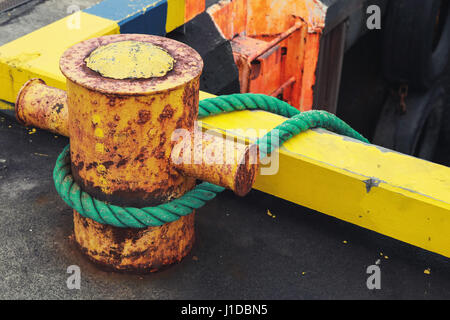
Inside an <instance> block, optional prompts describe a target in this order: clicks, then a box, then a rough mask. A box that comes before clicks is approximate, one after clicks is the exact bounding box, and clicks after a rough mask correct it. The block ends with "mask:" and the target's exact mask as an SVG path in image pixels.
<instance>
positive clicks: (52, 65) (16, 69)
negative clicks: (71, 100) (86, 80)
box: [0, 11, 119, 102]
mask: <svg viewBox="0 0 450 320" xmlns="http://www.w3.org/2000/svg"><path fill="white" fill-rule="evenodd" d="M115 33H119V26H118V25H117V23H116V22H114V21H111V20H108V19H104V18H100V17H97V16H94V15H91V14H88V13H85V12H82V11H80V12H77V13H74V14H72V15H70V16H67V17H65V18H63V19H60V20H58V21H56V22H54V23H52V24H49V25H47V26H45V27H43V28H40V29H38V30H36V31H34V32H31V33H29V34H27V35H25V36H23V37H21V38H18V39H16V40H14V41H11V42H9V43H7V44H5V45H3V46H1V47H0V100H5V101H9V102H14V101H15V99H16V96H17V93H18V92H19V90H20V88H21V86H22V85H23V84H24V83H25V82H26V81H27V80H29V79H31V78H36V77H37V78H41V79H43V80H44V81H46V82H47V84H48V85H50V86H53V87H57V88H60V89H65V86H66V81H65V78H64V77H63V75H62V74H61V72H60V71H59V58H60V57H61V55H62V53H63V52H64V51H65V50H66V49H67V48H69V47H71V46H72V45H74V44H76V43H78V42H80V41H83V40H86V39H90V38H93V37H97V36H101V35H107V34H115Z"/></svg>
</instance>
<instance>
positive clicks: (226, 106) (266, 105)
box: [53, 93, 369, 228]
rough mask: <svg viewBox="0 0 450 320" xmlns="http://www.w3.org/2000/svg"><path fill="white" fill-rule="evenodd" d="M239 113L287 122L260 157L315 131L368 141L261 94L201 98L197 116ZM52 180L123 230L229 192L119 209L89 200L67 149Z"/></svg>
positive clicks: (206, 188)
mask: <svg viewBox="0 0 450 320" xmlns="http://www.w3.org/2000/svg"><path fill="white" fill-rule="evenodd" d="M238 110H265V111H268V112H271V113H275V114H278V115H281V116H284V117H287V118H289V119H287V120H286V121H285V122H283V123H282V124H280V125H278V126H277V127H275V128H274V129H273V130H272V131H270V132H268V133H267V134H266V135H265V136H264V137H262V138H261V139H259V140H258V141H257V144H258V145H259V147H260V157H261V159H262V158H264V157H266V156H267V155H269V154H270V153H271V152H272V151H273V150H275V149H276V148H278V147H279V146H280V145H282V144H283V143H284V142H285V141H287V140H289V139H290V138H292V137H293V136H295V135H297V134H299V133H301V132H304V131H306V130H308V129H311V128H325V129H327V130H330V131H333V132H336V133H339V134H342V135H345V136H349V137H352V138H354V139H357V140H360V141H363V142H366V143H369V141H368V140H367V139H365V138H364V137H363V136H362V135H360V134H359V133H358V132H356V131H355V130H353V129H352V128H351V127H350V126H349V125H347V124H346V123H345V122H344V121H342V120H341V119H339V118H337V117H336V116H335V115H333V114H331V113H328V112H326V111H318V110H313V111H306V112H300V111H299V110H297V109H295V108H294V107H292V106H291V105H289V104H288V103H286V102H284V101H281V100H279V99H277V98H274V97H270V96H266V95H262V94H251V93H244V94H233V95H228V96H220V97H217V98H210V99H205V100H202V101H200V105H199V118H203V117H207V116H210V115H215V114H219V113H224V112H232V111H238ZM53 180H54V182H55V187H56V190H57V192H58V194H59V195H60V196H61V198H62V199H63V200H64V201H65V202H66V203H67V204H68V205H69V206H70V207H72V208H73V209H75V210H76V211H77V212H79V213H80V214H81V215H82V216H84V217H86V218H90V219H92V220H94V221H97V222H99V223H101V224H109V225H112V226H115V227H121V228H145V227H149V226H151V227H156V226H161V225H163V224H165V223H169V222H173V221H176V220H178V219H180V218H181V217H182V216H186V215H189V214H190V213H191V212H192V211H193V210H194V209H198V208H201V207H202V206H204V205H205V202H206V201H209V200H211V199H213V198H214V197H215V196H216V195H217V194H218V193H219V192H222V191H223V190H224V189H225V188H222V187H219V186H216V185H214V184H211V183H209V182H203V183H201V184H199V185H197V186H196V187H195V188H194V189H193V190H191V191H189V192H187V193H186V194H184V195H183V196H182V197H180V198H178V199H175V200H172V201H171V202H169V203H164V204H161V205H158V206H155V207H148V208H141V209H138V208H132V207H119V206H115V205H112V204H109V203H106V202H103V201H100V200H97V199H95V198H93V197H91V196H90V195H89V194H87V193H86V192H84V191H83V190H81V189H80V186H79V185H78V184H77V183H75V181H74V180H73V177H72V175H71V172H70V152H69V145H67V146H66V147H65V148H64V150H63V152H62V153H61V154H60V155H59V157H58V159H57V160H56V165H55V168H54V170H53Z"/></svg>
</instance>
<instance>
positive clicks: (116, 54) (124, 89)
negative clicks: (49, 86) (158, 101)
mask: <svg viewBox="0 0 450 320" xmlns="http://www.w3.org/2000/svg"><path fill="white" fill-rule="evenodd" d="M60 69H61V72H62V73H63V74H64V76H65V77H66V78H68V79H69V80H70V81H72V82H74V83H76V84H78V85H81V86H83V87H86V88H88V89H91V90H94V91H98V92H103V93H107V94H124V95H144V94H152V93H157V92H160V91H167V90H171V89H175V88H177V87H179V86H182V85H184V84H185V83H187V82H189V81H190V80H192V79H194V78H196V77H198V76H200V74H201V71H202V69H203V61H202V58H201V57H200V55H199V54H198V53H197V52H196V51H195V50H194V49H192V48H191V47H189V46H187V45H185V44H183V43H181V42H178V41H175V40H172V39H168V38H163V37H158V36H151V35H143V34H119V35H110V36H102V37H99V38H93V39H89V40H86V41H83V42H80V43H78V44H76V45H74V46H72V47H70V48H69V49H68V50H66V51H65V52H64V54H63V55H62V57H61V59H60Z"/></svg>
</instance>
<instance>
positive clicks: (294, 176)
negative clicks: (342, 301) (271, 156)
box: [201, 111, 450, 257]
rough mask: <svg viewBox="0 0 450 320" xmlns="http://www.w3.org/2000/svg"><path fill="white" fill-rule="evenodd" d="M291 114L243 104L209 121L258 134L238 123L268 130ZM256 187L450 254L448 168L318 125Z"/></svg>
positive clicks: (216, 128)
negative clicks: (242, 107) (245, 107)
mask: <svg viewBox="0 0 450 320" xmlns="http://www.w3.org/2000/svg"><path fill="white" fill-rule="evenodd" d="M284 120H285V118H283V117H280V116H277V115H274V114H271V113H268V112H264V111H256V112H255V111H241V112H234V113H231V114H223V115H218V116H213V117H208V118H205V119H203V120H202V122H201V125H202V127H203V129H204V130H209V132H211V131H212V132H213V133H214V132H215V133H216V134H223V133H224V132H226V131H227V130H231V132H232V133H233V134H232V136H234V137H235V138H237V139H241V140H247V141H255V139H256V135H253V136H249V135H247V136H243V135H242V134H238V133H237V131H236V130H237V129H244V130H246V129H249V128H250V126H251V127H252V128H254V129H264V130H265V131H264V132H266V131H267V130H270V129H272V128H274V127H275V126H276V125H278V124H279V123H282V122H283V121H284ZM264 132H262V133H260V134H259V136H261V135H262V134H263V133H264ZM255 189H257V190H260V191H263V192H265V193H268V194H271V195H274V196H277V197H279V198H282V199H285V200H288V201H291V202H294V203H296V204H299V205H302V206H305V207H308V208H310V209H313V210H316V211H319V212H322V213H325V214H327V215H330V216H332V217H335V218H338V219H341V220H344V221H346V222H350V223H352V224H355V225H358V226H361V227H363V228H366V229H369V230H372V231H375V232H378V233H381V234H383V235H386V236H389V237H392V238H395V239H397V240H401V241H403V242H406V243H409V244H411V245H414V246H417V247H420V248H423V249H425V250H428V251H432V252H435V253H438V254H440V255H443V256H445V257H450V236H449V233H450V168H448V167H445V166H442V165H438V164H435V163H432V162H428V161H425V160H421V159H418V158H414V157H411V156H408V155H404V154H400V153H397V152H395V151H391V150H388V149H384V148H382V147H378V146H375V145H368V144H364V143H361V142H359V141H355V140H353V139H350V138H347V137H343V136H340V135H337V134H334V133H331V132H328V131H326V130H321V129H315V130H309V131H308V132H306V133H302V134H300V135H298V136H296V137H294V138H293V139H291V140H290V141H288V142H287V143H285V145H283V146H282V148H280V151H279V171H278V172H277V173H276V174H275V175H261V174H260V175H259V176H258V177H257V179H256V184H255Z"/></svg>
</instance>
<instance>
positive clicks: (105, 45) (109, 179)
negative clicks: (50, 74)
mask: <svg viewBox="0 0 450 320" xmlns="http://www.w3.org/2000/svg"><path fill="white" fill-rule="evenodd" d="M155 46H157V47H160V48H162V49H157V50H156V51H158V54H154V53H155V50H154V49H155ZM98 48H100V49H98ZM111 48H112V49H113V50H112V51H114V52H117V51H120V52H121V54H118V55H115V54H112V53H111V51H110V50H111ZM95 50H98V51H95ZM132 51H133V52H132ZM92 52H94V54H92ZM113 56H114V57H113ZM172 57H173V60H171V59H172ZM91 58H92V59H91ZM153 58H154V59H155V61H151V59H153ZM161 58H162V59H163V60H164V61H165V62H166V65H165V67H163V69H161V62H162V60H161ZM169 58H170V59H169ZM111 59H113V60H114V59H117V61H115V62H114V61H113V63H111ZM149 59H150V62H149V63H148V65H153V66H152V68H149V69H147V70H143V69H145V68H141V65H142V64H145V62H146V61H147V60H149ZM116 62H117V63H116ZM147 62H148V61H147ZM153 62H155V63H153ZM202 66H203V63H202V60H201V57H200V56H199V55H198V53H197V52H195V50H193V49H191V48H189V47H188V46H186V45H184V44H182V43H179V42H176V41H174V40H170V39H167V38H160V37H155V36H148V35H116V36H107V37H101V38H97V39H91V40H87V41H84V42H81V43H79V44H77V45H75V46H73V47H71V48H70V49H68V50H67V51H66V52H65V53H64V54H63V56H62V58H61V61H60V67H61V71H62V72H63V74H64V75H65V76H66V77H67V95H66V93H65V92H64V91H61V90H58V89H53V88H50V87H48V86H46V85H45V83H44V82H43V81H40V80H33V81H31V82H29V83H27V85H26V86H25V87H24V88H23V90H22V91H21V92H20V94H19V98H18V100H17V105H16V110H18V114H19V115H18V118H24V111H23V110H26V112H27V114H33V115H34V114H36V110H38V111H40V113H37V116H36V118H37V119H35V120H30V121H28V123H31V124H35V125H37V126H39V127H44V128H47V127H49V128H53V130H54V131H55V132H58V131H61V132H63V133H64V134H65V135H67V136H69V137H70V149H71V150H70V151H71V167H72V175H73V177H74V180H75V181H76V182H77V183H78V184H79V185H80V186H81V188H82V189H83V190H84V191H86V192H88V193H89V194H90V195H92V196H93V197H95V198H97V199H99V200H103V201H107V202H110V203H112V204H116V205H123V206H132V207H146V206H153V205H158V204H161V203H165V202H168V201H170V200H172V199H175V198H178V197H180V196H182V195H183V194H185V193H186V192H187V191H189V190H191V189H192V188H193V187H194V186H195V179H196V178H200V179H205V180H207V181H210V182H213V183H217V184H219V185H223V186H226V187H229V188H231V189H233V190H235V192H236V193H237V194H239V195H244V194H246V193H247V192H248V191H250V189H251V186H252V185H253V182H254V180H255V176H256V171H257V168H258V160H257V159H258V157H257V147H256V146H252V147H248V146H243V145H235V144H234V142H233V143H228V144H225V145H227V146H229V147H230V148H229V149H227V150H226V151H225V150H224V149H223V148H221V149H220V148H219V147H220V146H222V145H224V142H223V139H220V138H216V137H212V136H209V135H207V134H201V132H200V136H201V137H202V139H201V140H202V141H200V142H199V145H196V143H197V140H195V143H194V145H193V148H194V149H193V150H194V151H195V154H196V155H197V156H200V157H201V163H200V165H199V166H196V163H195V162H194V164H192V162H189V164H188V165H187V166H186V167H184V166H178V167H176V166H174V165H173V163H172V162H171V155H172V150H173V148H174V146H175V143H176V141H174V139H173V135H174V134H176V132H178V130H180V131H183V132H187V133H192V134H193V133H194V132H199V131H196V129H195V123H196V119H197V114H198V102H199V77H200V73H201V70H202ZM91 68H92V69H95V70H97V71H99V72H96V71H93V70H92V69H91ZM141 71H145V74H141ZM161 71H162V73H165V74H162V73H161ZM155 72H156V73H155ZM102 75H104V76H102ZM140 75H143V77H141V76H140ZM155 75H156V76H155ZM105 76H106V77H105ZM55 90H56V91H55ZM54 92H55V93H56V94H55V96H54V97H53V96H52V94H53V93H54ZM52 99H56V100H57V101H58V102H59V104H58V106H59V108H57V109H55V108H53V106H54V103H53V100H52ZM49 106H50V107H49ZM63 111H64V112H63ZM53 118H57V121H55V120H54V119H53ZM48 119H52V121H51V122H50V123H48V121H47V120H48ZM69 119H70V121H69ZM23 122H24V123H26V122H25V121H23ZM53 122H57V123H58V124H59V126H58V127H57V128H54V127H55V126H53V127H51V126H50V125H52V124H53ZM61 128H63V129H61ZM194 136H195V134H194ZM198 146H199V147H200V149H201V150H202V151H200V153H197V151H196V148H197V147H198ZM189 150H191V149H189ZM203 150H206V153H203ZM208 151H212V153H213V154H214V153H215V152H216V153H217V154H221V155H222V156H224V155H225V154H227V153H228V155H230V154H232V157H231V158H232V159H231V160H232V161H231V162H226V163H216V162H214V161H213V162H210V161H209V159H210V157H208V153H207V152H208ZM252 154H253V157H252ZM190 175H192V176H190ZM193 219H194V216H193V215H190V216H189V217H185V218H182V219H180V220H178V221H176V222H173V223H170V224H166V225H165V226H163V227H161V228H147V229H145V230H140V229H121V228H117V227H112V226H103V225H100V224H98V223H95V222H93V221H91V220H89V219H85V218H83V217H81V216H80V215H79V214H78V213H77V212H74V224H75V239H76V240H77V242H78V244H79V245H80V247H81V248H82V250H83V252H85V253H86V254H87V255H88V256H89V257H90V258H91V259H92V260H94V261H96V262H98V263H100V264H104V265H106V266H109V267H110V268H113V269H116V270H137V271H144V270H147V271H155V270H157V269H159V268H161V267H162V266H165V265H168V264H171V263H174V262H176V261H180V260H181V259H182V258H183V257H184V256H185V255H186V254H187V252H189V250H190V248H191V246H192V243H193V238H194V230H193V224H194V220H193Z"/></svg>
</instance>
